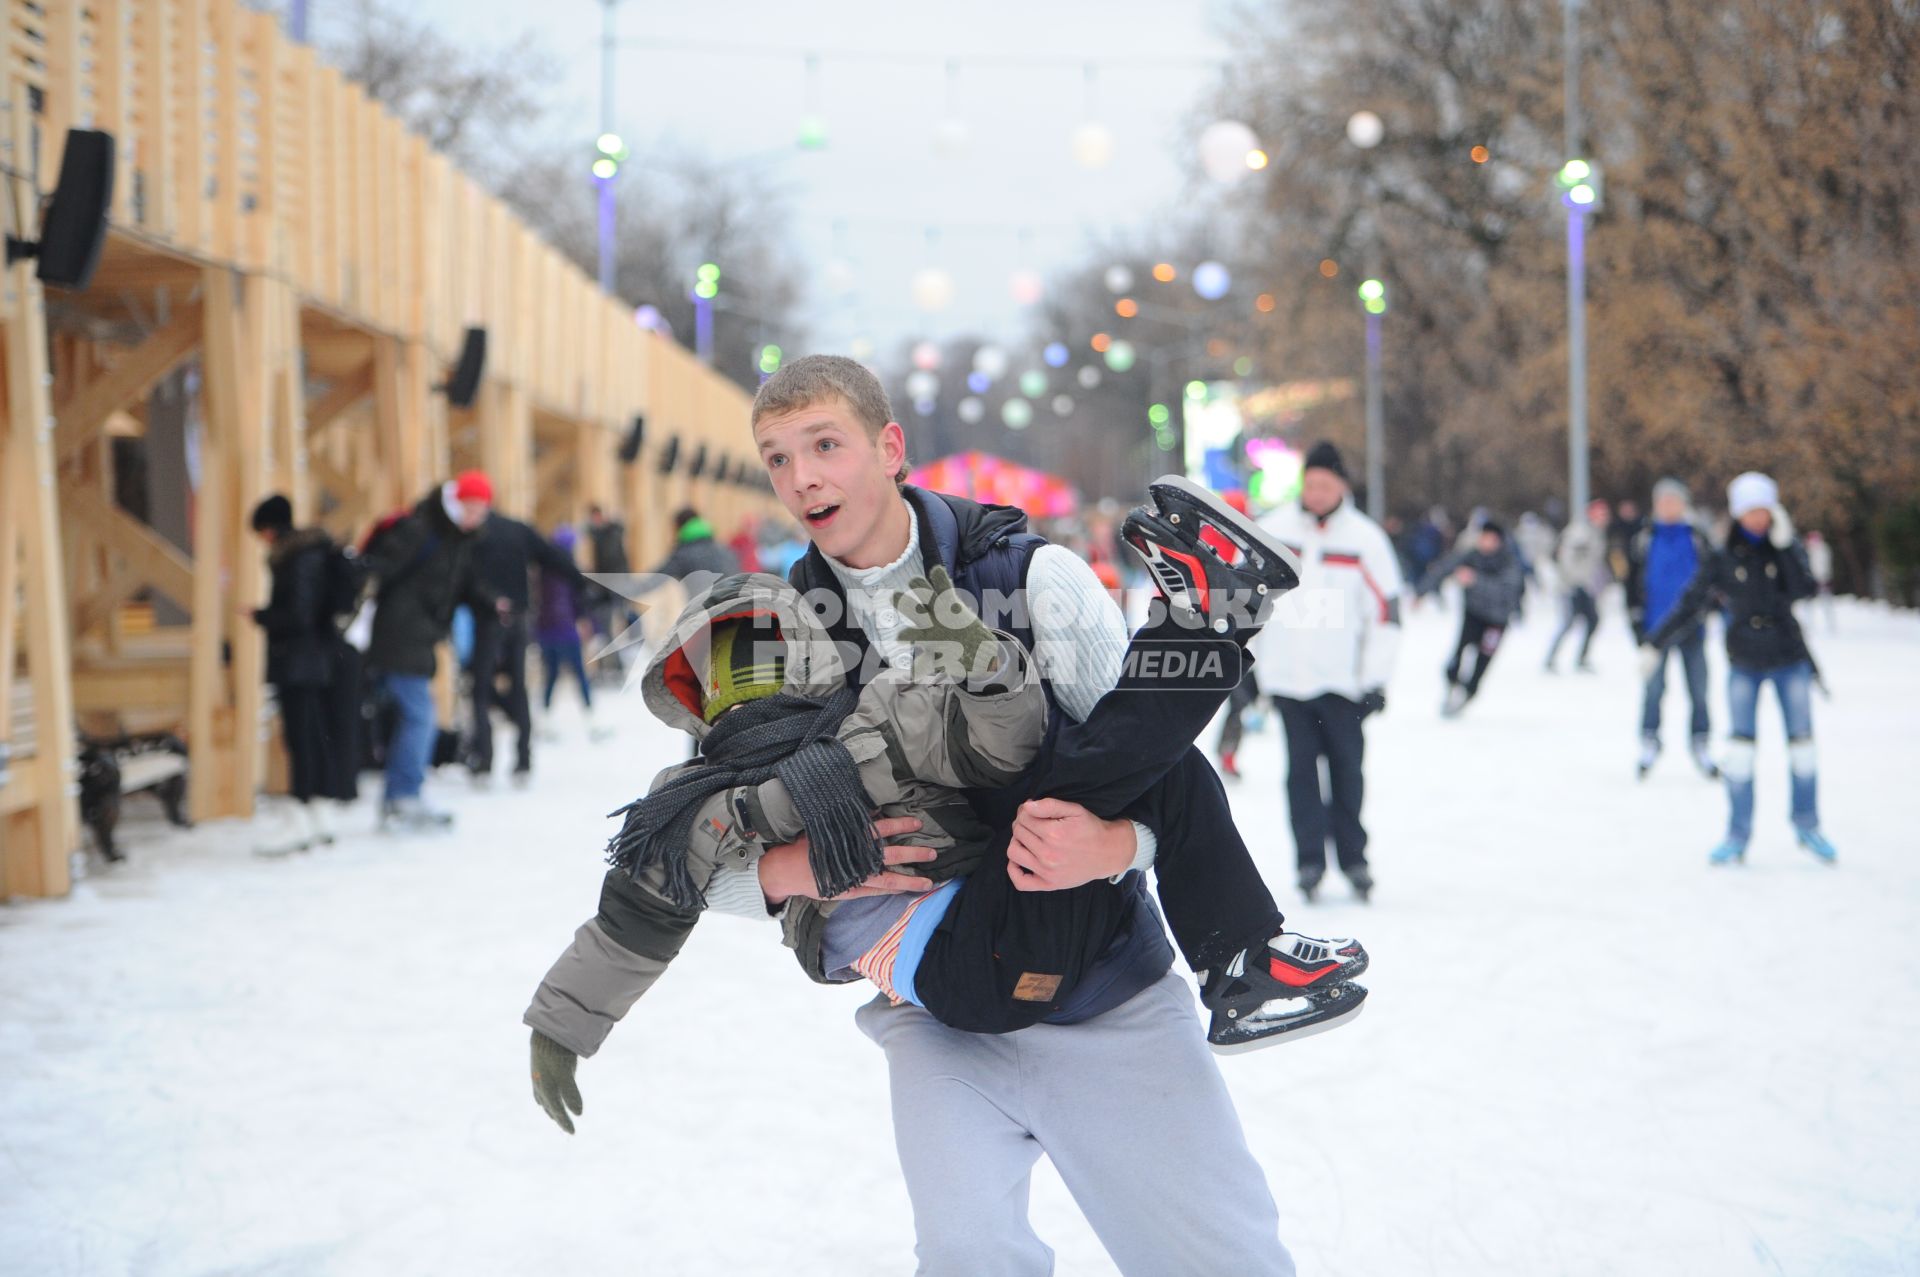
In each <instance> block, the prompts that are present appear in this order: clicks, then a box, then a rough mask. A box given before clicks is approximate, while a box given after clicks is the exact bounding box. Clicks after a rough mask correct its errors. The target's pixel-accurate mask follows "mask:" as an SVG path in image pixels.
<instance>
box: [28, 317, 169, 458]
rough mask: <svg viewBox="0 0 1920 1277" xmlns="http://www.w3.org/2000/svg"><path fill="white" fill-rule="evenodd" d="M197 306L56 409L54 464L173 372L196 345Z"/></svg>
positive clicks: (77, 449) (136, 347) (74, 451)
mask: <svg viewBox="0 0 1920 1277" xmlns="http://www.w3.org/2000/svg"><path fill="white" fill-rule="evenodd" d="M200 311H201V308H200V306H199V304H197V303H194V304H190V305H188V306H186V307H184V308H182V309H181V310H180V311H178V312H177V313H176V314H175V315H174V317H173V319H172V320H171V321H170V322H169V323H168V324H166V326H165V327H162V328H160V329H158V330H157V331H155V332H153V333H151V334H149V335H148V337H147V339H146V340H145V341H143V342H141V343H140V344H139V345H138V346H135V347H134V348H133V349H132V350H130V351H128V352H127V353H126V354H124V355H122V356H121V357H120V358H119V359H118V360H117V361H116V362H115V363H114V364H113V366H112V367H111V368H109V369H108V370H107V371H106V372H105V373H103V374H101V375H100V376H98V377H95V378H94V379H93V380H92V381H90V382H88V383H87V384H86V385H85V386H84V387H83V388H82V389H80V390H79V391H78V392H77V393H76V394H75V395H74V397H73V398H72V399H70V400H68V401H67V402H66V403H64V404H62V405H60V408H59V411H58V412H57V413H56V414H55V416H56V424H55V426H54V432H53V452H54V459H55V462H56V463H64V462H65V461H66V460H67V458H68V457H71V456H72V455H73V454H74V453H76V452H78V451H79V450H80V449H81V448H83V447H85V446H86V444H87V441H88V440H90V439H92V438H93V437H94V436H95V435H96V434H98V433H99V432H100V431H101V429H103V428H104V427H105V426H106V424H107V419H108V418H109V417H110V416H112V415H113V413H114V411H115V410H116V409H120V408H124V407H126V406H127V404H128V403H130V402H132V401H133V400H136V399H139V398H140V397H141V396H142V395H145V394H146V393H147V391H149V390H151V389H152V388H153V387H154V384H155V383H157V382H158V381H159V380H160V379H161V378H162V377H164V376H166V375H167V374H168V373H170V372H172V371H173V370H174V368H175V367H177V366H178V365H179V364H180V361H181V360H183V359H185V358H186V357H187V356H188V355H190V354H192V353H193V352H194V350H195V349H196V348H197V347H198V346H199V345H200V338H201V331H202V327H203V325H202V322H201V314H200Z"/></svg>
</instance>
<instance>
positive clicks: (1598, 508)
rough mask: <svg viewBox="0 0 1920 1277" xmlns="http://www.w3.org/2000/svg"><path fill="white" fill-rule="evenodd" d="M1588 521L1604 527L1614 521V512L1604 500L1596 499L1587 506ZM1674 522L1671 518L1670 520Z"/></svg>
mask: <svg viewBox="0 0 1920 1277" xmlns="http://www.w3.org/2000/svg"><path fill="white" fill-rule="evenodd" d="M1587 522H1588V523H1590V524H1592V525H1593V526H1594V527H1596V528H1604V527H1606V526H1607V525H1608V524H1609V523H1612V522H1613V512H1612V511H1610V510H1608V509H1607V503H1606V502H1604V501H1594V502H1591V503H1589V504H1588V506H1587ZM1668 522H1669V523H1671V522H1672V520H1671V519H1669V520H1668Z"/></svg>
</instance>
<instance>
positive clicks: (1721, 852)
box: [1707, 838, 1747, 865]
mask: <svg viewBox="0 0 1920 1277" xmlns="http://www.w3.org/2000/svg"><path fill="white" fill-rule="evenodd" d="M1746 858H1747V844H1745V843H1743V842H1738V841H1736V840H1734V839H1732V838H1729V839H1727V840H1726V841H1725V842H1723V843H1721V844H1720V845H1719V846H1718V847H1715V848H1714V849H1713V850H1712V851H1711V852H1709V853H1707V863H1708V864H1710V865H1737V864H1741V863H1744V862H1745V860H1746Z"/></svg>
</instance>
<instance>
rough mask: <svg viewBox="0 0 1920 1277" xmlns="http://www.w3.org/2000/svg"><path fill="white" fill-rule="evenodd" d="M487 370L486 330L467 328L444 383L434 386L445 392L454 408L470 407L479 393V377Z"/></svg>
mask: <svg viewBox="0 0 1920 1277" xmlns="http://www.w3.org/2000/svg"><path fill="white" fill-rule="evenodd" d="M486 371H487V330H486V329H484V328H469V329H467V335H466V337H465V338H463V339H462V340H461V342H460V359H459V361H458V362H457V363H455V364H454V366H453V372H452V374H451V375H449V376H448V377H447V380H446V384H445V385H442V386H439V387H436V389H439V390H444V391H445V392H446V394H447V402H448V403H450V404H452V405H453V406H454V407H456V408H471V407H473V400H474V397H475V396H476V395H478V394H479V393H480V378H481V377H483V376H485V375H486Z"/></svg>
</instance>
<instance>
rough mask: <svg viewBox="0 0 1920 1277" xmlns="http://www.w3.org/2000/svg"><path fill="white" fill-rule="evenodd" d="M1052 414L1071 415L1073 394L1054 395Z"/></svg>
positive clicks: (1058, 415)
mask: <svg viewBox="0 0 1920 1277" xmlns="http://www.w3.org/2000/svg"><path fill="white" fill-rule="evenodd" d="M1053 415H1054V416H1056V417H1070V416H1072V415H1073V396H1072V395H1055V396H1054V397H1053Z"/></svg>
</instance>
